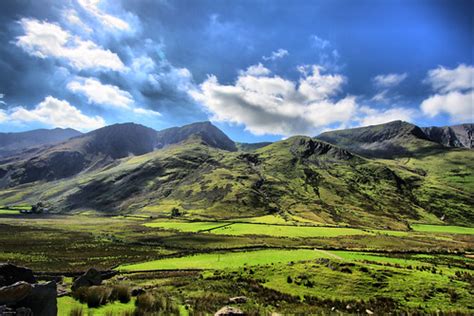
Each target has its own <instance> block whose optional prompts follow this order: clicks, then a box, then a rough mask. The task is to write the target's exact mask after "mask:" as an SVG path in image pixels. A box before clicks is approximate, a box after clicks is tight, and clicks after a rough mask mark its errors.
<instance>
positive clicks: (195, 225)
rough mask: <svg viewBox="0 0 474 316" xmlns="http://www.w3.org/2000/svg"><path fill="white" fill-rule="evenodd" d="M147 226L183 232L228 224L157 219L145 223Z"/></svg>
mask: <svg viewBox="0 0 474 316" xmlns="http://www.w3.org/2000/svg"><path fill="white" fill-rule="evenodd" d="M143 225H144V226H146V227H153V228H163V229H174V230H179V231H182V232H192V233H196V232H199V231H205V230H209V229H213V228H216V227H219V226H222V225H226V223H223V222H179V221H157V222H151V223H146V224H143Z"/></svg>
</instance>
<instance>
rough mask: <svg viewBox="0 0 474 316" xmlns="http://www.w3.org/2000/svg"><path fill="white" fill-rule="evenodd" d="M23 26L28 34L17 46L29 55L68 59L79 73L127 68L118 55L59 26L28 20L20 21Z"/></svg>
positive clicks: (18, 40)
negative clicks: (87, 70) (85, 70)
mask: <svg viewBox="0 0 474 316" xmlns="http://www.w3.org/2000/svg"><path fill="white" fill-rule="evenodd" d="M20 24H21V26H22V27H23V30H24V31H25V35H22V36H19V37H17V42H16V45H18V46H19V47H21V48H22V49H23V50H25V51H26V52H27V53H29V54H30V55H33V56H37V57H40V58H47V57H55V58H61V59H65V60H67V61H68V62H69V64H70V65H71V66H72V67H74V68H77V69H79V70H82V69H91V68H92V69H94V68H102V69H110V70H117V71H122V70H125V65H124V64H123V63H122V61H121V60H120V58H119V57H118V56H117V54H115V53H112V52H111V51H110V50H105V49H104V48H102V47H100V46H98V45H97V44H95V43H94V42H92V41H90V40H82V39H81V38H80V37H77V36H72V35H71V34H70V33H69V32H68V31H65V30H63V29H62V28H61V27H60V26H59V25H57V24H53V23H49V22H44V21H39V20H36V19H27V18H23V19H21V20H20Z"/></svg>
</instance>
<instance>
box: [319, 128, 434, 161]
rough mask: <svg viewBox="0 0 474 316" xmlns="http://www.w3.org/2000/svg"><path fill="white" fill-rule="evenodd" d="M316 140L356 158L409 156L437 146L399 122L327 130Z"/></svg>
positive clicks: (416, 130) (421, 131) (419, 131)
mask: <svg viewBox="0 0 474 316" xmlns="http://www.w3.org/2000/svg"><path fill="white" fill-rule="evenodd" d="M317 138H318V139H321V140H323V141H326V142H328V143H331V144H334V145H338V146H340V147H342V148H345V149H348V150H350V151H352V152H355V153H357V154H360V155H365V156H373V157H380V158H391V157H394V156H399V155H401V156H404V155H407V154H408V155H411V154H412V153H413V148H421V147H437V146H438V144H436V143H434V142H432V141H431V140H430V139H429V138H428V137H427V136H426V134H425V133H424V132H423V130H422V129H421V128H419V127H418V126H416V125H414V124H411V123H408V122H405V121H400V120H398V121H392V122H388V123H384V124H377V125H370V126H365V127H358V128H351V129H345V130H338V131H329V132H325V133H322V134H321V135H319V136H317ZM411 145H414V146H411ZM411 147H413V148H411Z"/></svg>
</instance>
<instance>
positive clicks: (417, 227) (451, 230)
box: [411, 224, 474, 235]
mask: <svg viewBox="0 0 474 316" xmlns="http://www.w3.org/2000/svg"><path fill="white" fill-rule="evenodd" d="M411 227H412V228H413V230H414V231H417V232H424V233H444V234H467V235H474V227H463V226H448V225H426V224H412V225H411Z"/></svg>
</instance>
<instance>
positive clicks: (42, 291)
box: [15, 281, 58, 316]
mask: <svg viewBox="0 0 474 316" xmlns="http://www.w3.org/2000/svg"><path fill="white" fill-rule="evenodd" d="M56 291H57V288H56V282H54V281H50V282H47V283H41V284H33V285H32V290H31V292H30V293H29V294H28V296H26V297H25V298H24V299H23V300H21V301H20V302H18V303H17V304H15V306H17V307H25V308H28V309H31V311H32V312H33V315H35V316H56V315H57V314H58V305H57V299H56Z"/></svg>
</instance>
